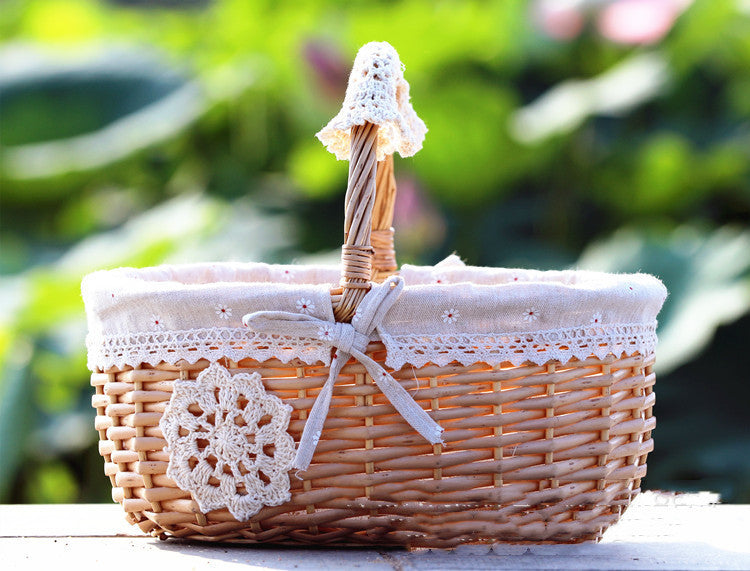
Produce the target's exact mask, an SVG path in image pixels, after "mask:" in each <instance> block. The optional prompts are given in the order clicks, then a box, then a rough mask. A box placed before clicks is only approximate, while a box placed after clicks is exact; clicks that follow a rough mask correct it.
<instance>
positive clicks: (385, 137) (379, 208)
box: [317, 42, 427, 323]
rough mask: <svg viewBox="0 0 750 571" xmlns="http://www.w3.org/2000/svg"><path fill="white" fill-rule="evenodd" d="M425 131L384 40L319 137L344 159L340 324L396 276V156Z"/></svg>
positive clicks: (362, 64) (412, 149) (417, 144)
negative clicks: (379, 285)
mask: <svg viewBox="0 0 750 571" xmlns="http://www.w3.org/2000/svg"><path fill="white" fill-rule="evenodd" d="M426 132H427V128H426V127H425V124H424V123H423V122H422V120H421V119H420V118H419V117H417V114H416V113H415V112H414V109H413V108H412V106H411V103H410V101H409V84H408V83H407V82H406V80H405V79H404V71H403V66H402V64H401V61H400V60H399V57H398V53H397V52H396V50H395V49H394V48H393V46H391V45H390V44H389V43H387V42H371V43H369V44H365V45H364V46H363V47H362V48H361V49H360V50H359V53H357V57H356V58H355V60H354V67H353V68H352V71H351V74H350V75H349V85H348V86H347V89H346V96H345V98H344V104H343V106H342V108H341V111H340V112H339V114H338V115H336V116H335V117H334V118H333V119H331V121H330V122H329V123H328V125H326V126H325V127H324V128H323V129H322V130H321V131H320V132H319V133H318V134H317V137H318V138H319V139H320V141H321V142H322V143H323V144H324V145H326V147H327V148H328V150H329V151H331V152H332V153H334V154H335V155H336V158H337V159H339V160H344V159H348V160H349V181H348V184H347V189H346V198H345V201H344V211H345V214H344V244H343V246H342V249H341V287H339V288H334V289H333V290H332V291H331V297H332V302H333V306H334V315H335V317H336V320H337V321H341V322H347V323H348V322H350V321H351V319H352V317H353V316H354V312H355V311H356V309H357V306H358V305H359V303H360V302H361V301H362V299H363V298H364V296H365V294H366V293H367V291H368V290H369V289H370V282H371V281H376V282H381V281H383V280H384V279H385V278H386V277H388V276H389V275H391V274H393V273H395V272H396V270H397V269H398V266H397V264H396V255H395V251H394V248H393V228H392V227H391V224H392V223H393V206H394V201H395V193H396V183H395V179H394V176H393V153H394V152H396V151H398V152H399V154H400V155H401V156H402V157H410V156H412V155H413V154H415V153H416V152H417V151H419V149H421V148H422V142H423V141H424V136H425V133H426Z"/></svg>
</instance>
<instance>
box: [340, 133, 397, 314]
mask: <svg viewBox="0 0 750 571" xmlns="http://www.w3.org/2000/svg"><path fill="white" fill-rule="evenodd" d="M377 138H378V126H377V125H374V124H372V123H365V124H364V125H361V126H360V125H355V126H353V127H352V132H351V156H350V159H349V181H348V185H347V189H346V198H345V201H344V212H345V214H344V245H343V246H342V248H341V286H342V287H341V288H339V289H336V290H333V291H332V292H331V293H332V301H333V306H334V316H335V317H336V320H337V321H342V322H349V321H351V319H352V317H353V316H354V312H355V311H356V310H357V306H358V305H359V303H360V302H361V301H362V299H363V298H364V296H365V295H366V294H367V291H368V290H369V289H370V281H371V280H374V281H382V280H383V279H385V278H386V277H387V276H389V275H391V274H393V273H394V272H395V271H396V270H397V269H398V266H397V265H396V255H395V251H394V249H393V228H391V224H392V222H393V205H394V201H395V192H396V184H395V180H394V177H393V157H392V156H388V157H386V159H385V160H383V161H381V163H380V166H378V163H377V160H376V155H377Z"/></svg>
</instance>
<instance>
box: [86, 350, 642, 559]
mask: <svg viewBox="0 0 750 571" xmlns="http://www.w3.org/2000/svg"><path fill="white" fill-rule="evenodd" d="M368 352H369V354H371V355H372V356H373V357H374V358H376V359H377V360H380V361H382V360H383V358H384V355H383V347H382V346H380V345H378V344H372V345H371V346H370V348H369V351H368ZM225 365H226V366H227V367H229V368H230V370H232V371H233V372H235V371H236V370H238V369H242V370H250V369H252V370H256V371H259V372H260V373H261V374H262V376H263V381H264V385H265V387H266V389H267V390H268V391H269V392H271V393H273V394H275V395H277V396H279V397H280V398H282V399H284V400H285V401H286V402H288V403H289V404H291V405H292V407H293V408H294V413H293V418H292V422H291V423H290V426H289V432H290V433H291V434H292V435H293V436H294V438H295V440H297V439H298V438H299V435H300V433H301V430H302V426H303V425H304V421H305V418H306V416H307V413H308V412H309V409H310V407H311V406H312V402H313V400H314V398H315V396H316V395H317V391H318V389H319V388H320V387H321V385H322V384H323V382H324V381H325V376H326V371H325V370H324V369H325V368H324V367H310V366H306V365H304V364H302V363H281V362H279V361H266V362H263V363H257V362H252V361H249V360H248V361H247V362H241V363H231V362H228V363H225ZM207 366H208V363H207V362H205V361H203V362H199V363H196V364H194V365H189V364H187V363H185V364H183V365H182V366H170V365H162V366H159V367H155V368H151V367H148V368H143V369H128V370H123V371H109V372H107V373H94V374H93V375H92V379H91V380H92V384H93V385H94V386H95V387H96V395H95V396H94V397H93V401H92V403H93V405H94V407H96V409H97V412H98V416H97V419H96V428H97V429H98V430H99V434H100V437H101V442H100V447H99V449H100V452H101V453H102V455H103V456H104V458H105V473H106V474H107V475H108V476H109V477H110V479H111V481H112V485H113V498H114V499H115V500H116V501H118V502H120V503H121V504H122V505H123V507H124V509H125V511H126V512H127V513H128V519H129V521H131V522H132V523H135V524H137V525H138V526H139V527H140V528H141V529H143V530H144V531H145V532H149V533H153V534H155V535H159V536H164V535H165V534H169V535H171V536H174V537H183V538H189V539H204V540H210V541H233V542H248V543H254V542H278V543H308V544H322V543H334V542H335V543H338V544H341V543H347V544H373V543H375V544H399V545H407V546H412V547H419V546H424V547H451V546H455V545H457V544H460V543H464V542H478V541H566V542H568V541H581V540H586V539H598V538H599V537H600V536H601V534H602V533H603V532H604V530H606V528H607V527H609V525H611V524H612V523H614V522H615V521H616V520H617V519H618V517H619V516H620V514H621V513H622V512H623V511H624V510H625V508H627V506H628V504H629V503H630V501H631V499H632V498H633V497H634V496H635V494H637V493H638V491H639V484H640V479H641V478H642V477H643V476H644V475H645V473H646V455H647V454H648V452H649V451H651V449H652V448H653V441H652V440H651V430H652V429H653V428H654V424H655V419H654V418H653V416H652V414H651V409H652V406H653V402H654V394H653V392H652V387H653V384H654V375H653V373H652V371H651V369H652V363H651V362H644V360H643V359H642V358H641V357H640V356H633V357H629V358H624V359H615V358H609V359H605V360H599V359H588V360H586V361H577V362H575V361H574V362H569V363H566V364H565V365H561V364H560V363H555V362H550V363H547V365H546V366H536V365H533V366H522V367H513V366H507V367H500V368H495V369H493V368H490V367H487V366H483V365H482V364H477V365H475V366H473V367H463V366H449V367H434V366H426V367H422V368H421V369H417V370H412V369H411V368H407V369H405V370H403V371H400V372H399V373H397V374H396V375H394V376H395V377H396V378H397V379H399V380H400V381H401V382H402V383H403V384H404V386H405V387H407V388H409V389H414V388H416V387H420V388H419V390H418V392H417V400H418V402H420V403H424V406H425V407H426V408H427V409H428V410H431V411H433V417H434V418H435V419H436V420H438V421H439V422H440V423H441V425H442V426H443V427H444V428H445V433H444V440H445V442H446V445H445V448H446V450H445V451H443V450H442V449H441V448H443V447H441V445H436V446H434V447H433V446H430V445H429V444H427V443H425V442H424V441H423V440H422V439H421V438H420V437H419V436H418V435H417V434H415V433H414V431H413V430H412V429H411V427H410V426H408V425H407V424H405V423H404V422H403V421H402V420H401V419H400V417H398V415H396V414H395V411H394V409H393V407H392V406H390V405H389V404H388V403H387V402H386V401H385V399H384V397H383V396H382V395H381V394H380V393H379V391H378V390H377V388H376V387H375V386H374V385H373V383H372V380H371V379H369V377H368V376H367V375H366V374H365V371H364V369H363V368H362V367H361V366H360V365H358V364H356V363H354V362H353V361H352V362H350V363H349V364H348V365H347V366H346V367H345V368H344V370H343V373H342V375H341V378H340V381H339V383H338V384H337V390H336V393H335V396H334V402H333V405H332V408H331V411H330V413H329V417H328V421H327V422H326V429H325V431H324V432H323V436H322V438H321V442H320V444H319V446H318V449H317V452H316V454H315V457H314V459H313V465H312V466H311V467H310V469H309V470H307V472H305V473H304V476H303V478H302V480H301V481H300V480H297V479H295V478H292V487H293V495H292V501H291V502H290V503H288V504H285V505H283V506H279V507H273V508H270V507H269V508H264V509H263V510H262V511H261V512H260V513H259V514H258V515H257V516H256V517H254V518H253V519H252V521H251V522H248V523H239V522H237V521H236V520H235V519H234V518H233V517H232V516H231V515H230V514H229V513H228V512H227V511H226V510H217V511H214V512H211V513H209V514H207V515H204V514H201V513H200V511H199V510H198V509H197V506H196V505H195V502H193V501H192V500H191V498H190V494H189V493H188V492H185V491H183V490H181V489H179V488H178V487H177V486H176V485H175V483H174V482H172V481H171V480H170V479H169V478H168V477H167V476H166V475H165V472H166V468H167V462H168V455H167V454H166V453H165V452H163V451H162V449H163V447H164V445H165V441H164V440H163V439H162V437H161V432H160V430H159V428H158V422H159V419H160V417H161V413H162V411H163V410H164V406H165V405H166V403H167V402H168V401H169V398H170V396H171V389H172V384H173V383H174V381H175V380H176V379H187V378H191V379H192V378H195V377H196V376H197V374H198V373H199V372H200V371H201V370H202V369H204V368H205V367H207ZM433 448H434V449H433Z"/></svg>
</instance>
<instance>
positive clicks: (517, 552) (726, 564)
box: [157, 540, 750, 570]
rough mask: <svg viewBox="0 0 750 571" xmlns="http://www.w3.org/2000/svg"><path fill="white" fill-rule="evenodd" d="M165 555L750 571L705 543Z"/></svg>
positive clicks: (384, 564)
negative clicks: (735, 570) (742, 570)
mask: <svg viewBox="0 0 750 571" xmlns="http://www.w3.org/2000/svg"><path fill="white" fill-rule="evenodd" d="M157 545H158V547H159V548H160V549H163V550H165V551H174V552H179V553H180V554H182V555H194V556H195V557H198V558H203V559H211V560H215V561H221V562H226V563H234V564H245V565H252V566H262V567H266V568H268V569H336V568H342V569H343V568H347V569H351V568H369V569H424V570H432V569H472V570H480V569H581V568H587V569H748V568H750V547H747V546H739V545H738V546H737V550H736V551H735V550H731V549H723V548H719V547H716V546H714V545H711V544H708V543H699V542H617V543H600V544H594V543H583V544H576V545H521V544H495V545H494V546H492V547H490V546H488V545H476V546H473V545H472V546H462V547H459V548H456V549H452V550H441V549H419V550H414V551H408V550H405V549H399V548H358V547H339V548H332V547H324V546H311V547H309V548H301V547H290V546H278V545H236V544H210V543H201V542H191V541H183V540H168V541H166V542H158V544H157Z"/></svg>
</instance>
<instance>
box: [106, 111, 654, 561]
mask: <svg viewBox="0 0 750 571" xmlns="http://www.w3.org/2000/svg"><path fill="white" fill-rule="evenodd" d="M377 129H378V127H377V126H376V125H372V124H369V123H365V125H362V126H359V127H354V128H353V129H352V156H351V162H350V165H351V166H350V173H349V188H348V190H347V197H346V228H345V246H344V249H343V255H342V260H343V263H342V285H343V287H342V288H335V289H333V290H332V292H331V294H332V303H333V306H334V310H335V316H336V319H337V320H339V321H349V320H350V319H351V317H352V315H353V314H354V311H355V310H356V308H357V305H358V303H359V302H360V301H361V299H362V298H363V296H364V295H365V294H366V293H367V291H368V288H369V287H370V283H371V282H370V280H371V279H373V280H374V281H382V279H384V278H385V277H386V276H388V275H390V274H392V273H393V272H394V271H395V270H396V268H397V266H396V261H395V254H394V253H393V230H392V229H391V228H390V225H391V221H392V217H393V196H394V192H395V183H394V179H393V164H392V158H391V157H388V158H386V160H384V161H382V162H381V163H376V161H375V150H376V149H375V145H376V134H377ZM376 189H377V190H376ZM367 354H368V355H369V356H370V357H372V358H373V359H374V360H375V361H377V362H378V363H384V361H385V357H386V352H385V348H384V346H383V345H381V344H380V343H371V344H370V346H369V347H368V350H367ZM221 364H222V365H223V366H224V367H226V368H227V369H228V370H229V371H230V373H232V374H234V373H239V372H258V373H260V375H261V377H262V382H263V386H264V387H265V389H266V391H267V392H268V393H270V394H273V395H276V396H277V397H279V398H280V399H282V400H283V401H284V402H285V403H287V404H289V405H291V407H292V409H293V412H292V417H291V422H290V424H289V428H288V432H289V434H290V435H291V436H292V437H293V438H294V440H295V442H299V439H300V435H301V433H302V430H303V427H304V426H305V421H306V419H307V418H308V415H309V413H310V410H311V408H312V405H313V403H314V402H315V399H316V397H317V395H318V393H319V391H320V389H321V387H322V386H323V384H324V382H325V380H326V377H327V375H328V367H326V366H324V365H322V364H318V365H314V366H310V365H307V364H305V363H303V362H301V361H292V362H288V363H284V362H281V361H278V360H267V361H264V362H258V361H254V360H252V359H245V360H242V361H240V362H233V361H230V360H228V359H224V360H223V361H222V362H221ZM209 365H210V363H209V362H208V361H206V360H200V361H198V362H197V363H193V364H191V363H188V362H186V361H181V362H178V363H177V364H176V365H170V364H168V363H165V362H162V363H161V364H158V365H156V366H151V365H147V364H141V365H140V366H136V367H129V366H124V367H121V368H111V369H108V370H97V371H95V372H94V373H93V374H92V377H91V383H92V385H93V386H94V387H95V389H96V394H95V395H94V397H93V400H92V404H93V406H94V408H95V409H96V410H97V417H96V429H97V430H98V431H99V435H100V439H101V441H100V446H99V449H100V452H101V454H102V456H103V457H104V460H105V474H106V475H107V476H109V478H110V480H111V482H112V486H113V498H114V499H115V501H117V502H120V503H121V504H122V506H123V508H124V510H125V512H127V517H128V519H129V521H130V522H131V523H133V524H137V525H138V526H139V527H140V528H141V529H142V530H143V531H144V532H147V533H151V534H153V535H155V536H158V537H162V538H165V537H168V536H171V537H181V538H188V539H199V540H208V541H230V542H246V543H256V542H274V543H295V544H317V545H319V544H328V543H336V544H354V545H357V544H381V545H386V544H394V545H405V546H411V547H419V546H424V547H451V546H455V545H458V544H461V543H465V542H493V541H514V542H519V541H534V542H544V541H555V542H575V541H582V540H592V539H594V540H595V539H598V538H599V537H601V535H602V533H603V532H604V530H606V529H607V527H608V526H609V525H611V524H612V523H614V522H615V521H616V520H617V519H618V517H619V516H620V515H621V514H622V512H623V511H624V510H625V509H626V508H627V507H628V505H629V503H630V501H631V500H632V498H633V497H634V496H635V495H636V494H637V493H638V491H639V485H640V480H641V478H642V477H643V476H644V475H645V473H646V456H647V454H648V452H649V451H651V450H652V448H653V441H652V440H651V431H652V429H653V428H654V425H655V419H654V418H653V416H652V406H653V403H654V394H653V392H652V387H653V384H654V375H653V372H652V366H653V356H652V355H649V356H647V357H644V356H641V355H640V354H634V355H631V356H627V357H626V356H623V357H620V358H618V357H615V356H613V355H609V356H608V357H606V358H603V359H599V358H596V357H593V356H592V357H590V358H588V359H585V360H576V359H572V360H571V361H569V362H567V363H561V362H559V361H548V362H547V363H546V364H543V365H534V364H530V363H527V364H525V365H521V366H514V365H512V364H511V363H509V362H507V363H503V364H501V365H499V366H495V367H491V366H489V365H487V364H485V363H475V364H473V365H471V366H463V365H460V364H457V363H454V364H450V365H447V366H442V367H438V366H435V365H431V364H428V365H426V366H423V367H421V368H414V367H411V366H406V367H405V368H403V369H402V370H400V371H395V372H394V373H393V377H394V378H396V379H397V380H398V381H399V383H401V384H402V386H403V387H404V388H406V389H407V390H408V391H409V392H410V394H411V395H412V396H413V397H414V400H415V401H416V402H417V403H418V404H419V405H420V406H421V407H422V408H424V409H425V410H427V411H429V413H430V416H431V417H432V418H433V419H434V420H436V421H437V422H439V423H440V425H441V426H442V427H443V428H444V433H443V440H444V443H445V444H442V445H441V444H436V445H431V444H429V443H427V442H426V441H425V440H424V439H423V438H422V437H420V436H419V435H418V434H417V433H416V432H415V431H414V429H413V428H412V427H411V426H409V425H408V424H407V423H406V422H405V421H404V419H403V418H402V417H401V416H400V415H399V414H398V413H397V412H396V410H395V409H394V407H393V406H392V405H391V404H390V402H389V401H388V400H387V399H386V397H385V396H384V395H383V394H382V393H381V392H380V390H379V389H378V387H377V386H375V384H374V383H373V380H372V378H371V377H370V376H369V375H368V374H367V373H366V371H365V368H364V367H363V366H362V365H361V364H360V363H358V362H356V361H355V360H353V359H352V360H350V361H349V363H348V364H347V365H345V366H344V368H343V370H342V372H341V375H340V376H339V379H338V381H337V383H336V388H335V391H334V396H333V399H332V403H331V408H330V411H329V413H328V417H327V420H326V422H325V426H324V430H323V431H322V436H321V439H320V442H319V444H318V446H317V449H316V452H315V455H314V457H313V460H312V465H311V466H310V468H309V469H307V470H306V471H302V472H301V473H299V474H298V475H297V477H294V475H293V476H292V477H291V492H292V495H291V501H289V502H287V503H284V504H282V505H279V506H277V507H264V508H263V509H262V510H261V511H260V512H259V513H257V515H255V516H253V517H252V518H251V519H250V520H249V521H247V522H239V521H237V520H236V519H235V518H234V517H233V516H232V515H231V514H230V513H229V511H227V510H226V509H218V510H213V511H210V512H208V513H201V511H200V509H199V507H198V505H197V503H196V502H195V501H194V500H193V499H192V497H191V494H190V492H188V491H184V490H182V489H180V488H179V487H178V486H177V484H176V483H175V482H174V481H173V480H171V479H170V478H169V477H168V476H167V475H166V473H167V466H168V463H169V455H168V453H167V452H165V451H164V448H165V445H166V441H165V440H164V435H163V434H162V431H161V429H160V427H159V422H160V420H161V418H162V414H163V413H164V411H165V407H166V406H167V404H168V403H169V401H170V397H171V396H172V391H173V386H174V384H175V382H176V381H179V380H188V379H195V378H196V377H197V376H198V375H199V373H200V372H201V371H203V370H205V369H206V368H207V367H208V366H209Z"/></svg>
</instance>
